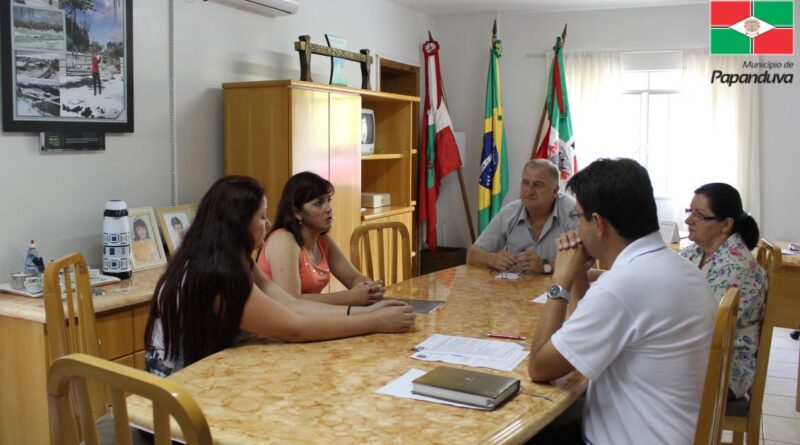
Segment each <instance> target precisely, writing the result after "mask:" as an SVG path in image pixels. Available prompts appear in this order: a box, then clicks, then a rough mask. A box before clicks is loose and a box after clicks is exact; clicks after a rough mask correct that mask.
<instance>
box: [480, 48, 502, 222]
mask: <svg viewBox="0 0 800 445" xmlns="http://www.w3.org/2000/svg"><path fill="white" fill-rule="evenodd" d="M502 51H503V49H502V45H501V42H500V40H495V41H494V43H493V44H492V48H491V50H490V51H489V75H488V79H487V81H486V108H485V109H484V113H483V152H482V153H481V168H480V178H479V181H478V183H479V185H478V233H480V232H483V229H485V228H486V226H488V225H489V221H491V220H492V217H494V215H496V214H497V213H498V212H499V211H500V208H501V207H502V206H503V197H505V195H506V192H507V191H508V159H507V153H506V151H507V150H508V149H507V148H506V132H505V129H504V128H503V104H502V99H501V90H500V56H501V54H502Z"/></svg>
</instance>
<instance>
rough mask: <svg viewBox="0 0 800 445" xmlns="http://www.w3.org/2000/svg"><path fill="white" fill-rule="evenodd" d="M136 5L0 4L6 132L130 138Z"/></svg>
mask: <svg viewBox="0 0 800 445" xmlns="http://www.w3.org/2000/svg"><path fill="white" fill-rule="evenodd" d="M132 1H133V0H80V1H77V0H69V1H66V0H0V30H2V34H1V35H0V45H1V46H0V54H1V55H2V58H1V59H0V60H1V61H2V62H1V63H2V67H1V68H2V69H1V70H0V71H1V72H2V79H3V82H2V97H3V131H25V132H44V131H49V132H97V133H108V132H133V26H132V24H133V20H132V15H133V14H132V6H131V3H132Z"/></svg>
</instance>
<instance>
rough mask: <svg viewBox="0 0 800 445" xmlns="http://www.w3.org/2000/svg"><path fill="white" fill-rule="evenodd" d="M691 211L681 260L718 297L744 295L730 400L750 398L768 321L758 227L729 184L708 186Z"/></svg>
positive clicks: (694, 199)
mask: <svg viewBox="0 0 800 445" xmlns="http://www.w3.org/2000/svg"><path fill="white" fill-rule="evenodd" d="M694 193H695V195H694V198H693V199H692V203H691V207H690V208H688V209H686V224H687V225H688V226H689V239H690V240H691V241H694V244H692V245H691V246H689V247H686V248H685V249H683V250H682V251H681V255H682V256H683V257H685V258H686V259H688V260H689V261H691V262H692V263H693V264H695V265H696V266H698V267H699V268H700V269H701V270H702V271H703V272H705V274H706V279H707V280H708V284H709V286H710V287H711V290H712V291H713V292H714V295H715V296H716V297H717V300H720V299H722V296H723V294H724V293H725V291H726V290H728V289H729V288H731V287H735V288H738V289H739V317H738V321H737V323H736V339H735V342H734V352H733V354H734V357H733V367H732V369H731V379H730V384H729V387H728V388H729V389H728V400H732V399H734V398H736V399H739V398H742V397H744V396H745V394H746V393H747V390H748V389H749V388H750V385H751V384H752V383H753V373H755V370H756V352H757V351H758V342H759V336H760V332H761V322H762V319H763V317H764V294H765V292H766V290H767V280H766V274H765V273H764V269H762V268H761V266H760V265H759V264H758V263H757V262H756V260H755V258H753V255H752V253H750V251H751V250H752V249H753V248H755V246H756V244H758V237H759V233H758V225H757V224H756V222H755V220H754V219H753V217H752V216H750V214H749V213H747V212H745V211H744V210H743V209H742V199H741V197H740V196H739V192H738V191H736V189H735V188H733V187H731V186H730V185H728V184H723V183H719V182H716V183H711V184H706V185H704V186H702V187H700V188H698V189H697V190H695V191H694Z"/></svg>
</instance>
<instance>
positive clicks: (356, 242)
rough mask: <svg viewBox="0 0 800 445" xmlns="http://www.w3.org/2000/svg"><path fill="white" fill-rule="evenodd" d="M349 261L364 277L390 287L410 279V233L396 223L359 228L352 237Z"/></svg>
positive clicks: (401, 224)
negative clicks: (379, 281) (380, 281)
mask: <svg viewBox="0 0 800 445" xmlns="http://www.w3.org/2000/svg"><path fill="white" fill-rule="evenodd" d="M362 253H363V255H362ZM398 255H399V256H398ZM350 261H351V262H352V263H353V265H354V266H356V268H357V269H359V270H360V271H361V273H363V274H364V275H366V276H368V277H370V278H372V279H373V280H382V281H383V282H384V283H385V284H387V285H389V284H393V283H398V282H400V281H403V280H406V279H408V278H411V239H410V237H409V235H408V229H407V228H406V226H405V225H404V224H403V223H400V222H397V221H390V222H382V223H368V224H363V225H361V226H358V227H356V229H355V230H354V231H353V234H352V235H350Z"/></svg>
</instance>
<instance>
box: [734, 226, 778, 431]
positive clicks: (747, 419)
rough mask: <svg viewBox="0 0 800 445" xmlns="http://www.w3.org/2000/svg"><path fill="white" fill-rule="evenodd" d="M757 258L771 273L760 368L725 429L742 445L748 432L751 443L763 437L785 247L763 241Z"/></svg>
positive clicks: (758, 360)
mask: <svg viewBox="0 0 800 445" xmlns="http://www.w3.org/2000/svg"><path fill="white" fill-rule="evenodd" d="M756 260H757V261H758V264H760V265H761V267H763V268H764V271H765V272H766V273H767V284H768V287H767V293H766V295H765V301H764V319H763V322H762V324H761V340H760V342H759V345H758V355H757V356H756V371H755V373H754V374H753V383H752V385H751V386H750V400H749V401H748V400H747V399H739V400H735V401H732V402H731V403H729V404H728V407H727V409H726V411H725V418H724V419H723V421H722V429H723V430H729V431H733V443H734V444H737V445H742V444H743V443H744V436H745V434H747V444H748V445H758V443H759V441H760V439H759V438H760V437H761V406H762V404H763V403H764V387H765V386H766V383H767V367H768V366H769V351H770V348H771V347H772V328H773V327H775V317H776V311H780V308H779V307H778V305H779V302H778V301H777V300H775V299H770V298H769V294H770V292H769V289H770V287H772V283H773V280H774V279H775V278H776V275H777V274H779V273H780V270H781V261H782V257H781V249H780V248H779V247H778V246H776V245H773V244H772V243H770V242H769V241H767V240H763V239H762V240H761V241H759V243H758V247H757V250H756Z"/></svg>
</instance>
